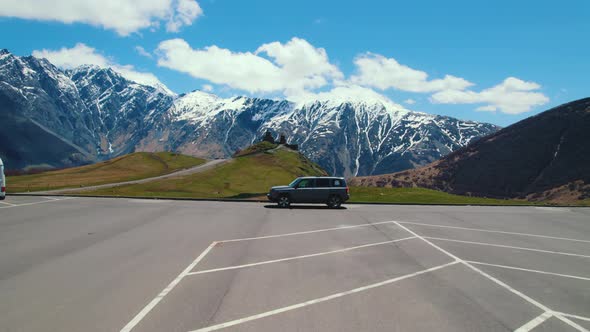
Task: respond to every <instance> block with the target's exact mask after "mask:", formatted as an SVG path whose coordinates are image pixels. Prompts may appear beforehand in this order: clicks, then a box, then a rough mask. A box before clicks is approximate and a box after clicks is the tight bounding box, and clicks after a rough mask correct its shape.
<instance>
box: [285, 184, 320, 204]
mask: <svg viewBox="0 0 590 332" xmlns="http://www.w3.org/2000/svg"><path fill="white" fill-rule="evenodd" d="M314 187H315V179H301V181H299V183H297V186H296V187H295V189H293V190H292V191H291V202H292V203H313V196H314V190H315V188H314Z"/></svg>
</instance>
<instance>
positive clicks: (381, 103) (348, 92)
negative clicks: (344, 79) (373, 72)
mask: <svg viewBox="0 0 590 332" xmlns="http://www.w3.org/2000/svg"><path fill="white" fill-rule="evenodd" d="M289 99H290V100H292V101H293V102H295V104H296V107H297V108H301V107H304V106H310V105H313V104H318V103H319V104H321V105H323V106H324V107H329V108H336V107H339V106H341V105H343V104H350V105H351V106H354V107H362V108H365V109H379V108H383V109H385V110H387V111H389V112H394V113H398V114H400V113H402V114H406V113H410V112H411V111H409V110H407V109H405V108H404V107H403V106H401V105H399V104H396V103H394V102H393V101H391V100H390V99H389V98H387V97H385V96H383V95H381V94H379V93H377V92H375V91H373V90H371V89H367V88H363V87H360V86H354V85H353V86H346V85H343V86H338V87H336V88H334V89H332V90H330V91H326V92H319V93H308V92H305V93H301V94H297V95H293V96H291V97H290V98H289Z"/></svg>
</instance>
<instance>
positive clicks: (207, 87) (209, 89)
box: [202, 84, 213, 92]
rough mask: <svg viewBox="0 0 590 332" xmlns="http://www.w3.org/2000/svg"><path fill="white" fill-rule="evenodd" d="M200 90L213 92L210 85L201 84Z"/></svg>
mask: <svg viewBox="0 0 590 332" xmlns="http://www.w3.org/2000/svg"><path fill="white" fill-rule="evenodd" d="M202 89H203V91H205V92H211V91H213V86H212V85H211V84H203V86H202Z"/></svg>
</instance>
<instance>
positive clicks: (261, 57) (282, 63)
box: [157, 38, 343, 94]
mask: <svg viewBox="0 0 590 332" xmlns="http://www.w3.org/2000/svg"><path fill="white" fill-rule="evenodd" d="M157 55H158V65H160V66H162V67H167V68H170V69H174V70H177V71H180V72H184V73H187V74H189V75H191V76H193V77H195V78H199V79H206V80H208V81H211V82H213V83H216V84H222V85H226V86H228V87H230V88H234V89H239V90H244V91H248V92H251V93H254V92H263V93H269V92H284V93H288V94H292V93H295V92H297V91H303V90H307V89H315V88H320V87H323V86H325V85H327V84H328V83H329V82H331V81H333V80H335V79H341V78H343V75H342V73H341V72H340V70H339V69H338V67H336V66H335V65H333V64H331V63H330V62H329V60H328V55H327V54H326V51H325V50H324V49H322V48H316V47H314V46H313V45H311V44H309V43H308V42H307V41H305V40H303V39H300V38H293V39H291V40H290V41H289V42H287V43H286V44H282V43H280V42H273V43H268V44H263V45H261V46H260V47H259V48H258V49H257V50H256V51H255V52H233V51H231V50H228V49H224V48H220V47H218V46H215V45H213V46H208V47H205V48H203V49H193V48H192V47H191V46H190V45H189V44H188V43H187V42H186V41H185V40H183V39H171V40H166V41H163V42H161V43H160V45H159V46H158V49H157Z"/></svg>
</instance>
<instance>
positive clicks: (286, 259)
mask: <svg viewBox="0 0 590 332" xmlns="http://www.w3.org/2000/svg"><path fill="white" fill-rule="evenodd" d="M415 238H416V237H415V236H410V237H406V238H403V239H397V240H391V241H383V242H376V243H369V244H363V245H360V246H355V247H348V248H343V249H338V250H332V251H325V252H320V253H315V254H309V255H301V256H293V257H287V258H280V259H273V260H268V261H262V262H257V263H250V264H243V265H234V266H228V267H221V268H217V269H210V270H202V271H196V272H191V273H189V274H188V275H196V274H204V273H211V272H219V271H227V270H235V269H242V268H246V267H252V266H259V265H265V264H272V263H279V262H286V261H292V260H296V259H303V258H310V257H317V256H323V255H330V254H336V253H341V252H346V251H351V250H356V249H362V248H368V247H375V246H380V245H384V244H391V243H395V242H401V241H405V240H410V239H415Z"/></svg>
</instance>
